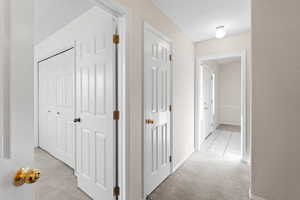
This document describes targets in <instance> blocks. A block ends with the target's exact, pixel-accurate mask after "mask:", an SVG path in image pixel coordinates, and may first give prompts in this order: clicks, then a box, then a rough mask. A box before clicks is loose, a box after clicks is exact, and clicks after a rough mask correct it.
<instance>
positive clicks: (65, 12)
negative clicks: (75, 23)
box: [34, 0, 95, 44]
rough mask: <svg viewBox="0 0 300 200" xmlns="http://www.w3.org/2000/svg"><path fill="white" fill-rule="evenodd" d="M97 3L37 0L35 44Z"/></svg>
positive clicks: (70, 0) (72, 0)
mask: <svg viewBox="0 0 300 200" xmlns="http://www.w3.org/2000/svg"><path fill="white" fill-rule="evenodd" d="M93 5H95V3H94V1H92V0H36V1H35V18H34V20H35V27H34V29H35V38H34V39H35V44H37V43H39V42H40V41H42V40H44V39H46V38H47V37H48V36H50V35H51V34H53V33H54V32H56V31H57V30H59V29H60V28H62V27H63V26H65V25H66V24H68V23H70V22H71V21H72V20H73V19H75V18H76V17H79V16H80V15H82V14H83V13H84V12H86V11H87V10H88V9H90V8H91V7H92V6H93Z"/></svg>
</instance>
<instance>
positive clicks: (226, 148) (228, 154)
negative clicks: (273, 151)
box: [151, 126, 250, 200]
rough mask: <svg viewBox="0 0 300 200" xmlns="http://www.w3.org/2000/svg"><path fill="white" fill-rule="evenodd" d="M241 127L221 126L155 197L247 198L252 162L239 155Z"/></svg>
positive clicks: (166, 199)
mask: <svg viewBox="0 0 300 200" xmlns="http://www.w3.org/2000/svg"><path fill="white" fill-rule="evenodd" d="M239 138H240V134H239V129H238V128H237V127H232V126H221V127H220V128H219V129H217V130H216V131H215V132H214V133H213V134H212V135H210V136H209V137H208V138H207V140H206V141H205V143H204V144H203V148H202V149H201V151H200V152H196V153H194V154H193V155H192V156H191V157H190V158H189V159H188V160H187V161H186V162H185V163H184V164H183V165H182V166H181V167H180V168H179V169H178V170H177V171H176V172H175V173H174V174H172V175H171V176H170V177H169V178H168V179H167V180H165V181H164V182H163V183H162V184H161V185H160V186H159V187H158V188H157V189H156V190H155V191H154V192H153V193H152V194H151V197H152V199H153V200H221V199H222V200H248V199H249V198H248V194H249V186H250V177H249V175H250V173H249V166H247V165H245V164H242V163H241V162H240V160H239V159H237V158H238V156H239V146H238V145H239V142H238V141H240V140H238V139H239Z"/></svg>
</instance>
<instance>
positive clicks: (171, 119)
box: [142, 21, 175, 199]
mask: <svg viewBox="0 0 300 200" xmlns="http://www.w3.org/2000/svg"><path fill="white" fill-rule="evenodd" d="M146 30H150V31H152V32H153V33H155V34H156V35H158V36H159V37H161V38H162V39H164V40H165V41H166V42H168V43H169V44H170V52H171V55H172V60H171V64H170V104H171V106H172V111H171V112H170V145H171V146H170V156H171V157H172V160H171V163H170V173H169V176H170V175H171V174H172V173H174V171H175V166H174V70H173V63H174V47H173V42H172V40H171V39H170V38H169V37H167V36H166V35H164V34H163V33H161V32H160V31H159V30H157V29H156V28H154V27H153V26H151V25H150V24H149V23H148V22H147V21H144V28H143V56H142V60H143V90H144V87H145V77H144V69H145V62H144V51H145V50H144V49H145V48H144V41H145V34H144V33H145V31H146ZM144 92H145V91H143V98H142V102H143V111H142V112H143V115H142V116H143V121H142V127H143V134H142V139H143V142H142V144H143V148H142V155H143V165H142V166H143V167H142V171H143V181H142V183H143V187H142V190H143V199H146V197H147V195H149V194H146V193H145V176H146V174H145V167H144V164H145V154H144V153H145V150H144V148H145V146H146V145H145V142H146V141H145V139H144V134H145V123H144V122H145V120H146V116H145V101H144V96H145V94H144Z"/></svg>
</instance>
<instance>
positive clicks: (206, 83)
mask: <svg viewBox="0 0 300 200" xmlns="http://www.w3.org/2000/svg"><path fill="white" fill-rule="evenodd" d="M202 72H203V76H202V78H203V85H202V89H203V93H202V95H203V97H202V99H203V103H202V113H203V124H202V127H203V129H202V130H203V136H204V138H203V139H205V138H206V137H207V136H209V134H210V133H211V132H212V123H213V121H212V81H211V77H212V73H211V72H210V71H209V69H208V68H207V67H204V66H202Z"/></svg>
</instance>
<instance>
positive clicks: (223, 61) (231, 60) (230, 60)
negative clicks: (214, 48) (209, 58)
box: [215, 56, 241, 65]
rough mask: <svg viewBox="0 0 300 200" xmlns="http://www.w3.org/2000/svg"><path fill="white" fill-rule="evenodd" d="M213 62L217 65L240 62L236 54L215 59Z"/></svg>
mask: <svg viewBox="0 0 300 200" xmlns="http://www.w3.org/2000/svg"><path fill="white" fill-rule="evenodd" d="M215 62H216V63H217V64H218V65H227V64H230V63H235V62H241V57H240V56H236V57H228V58H222V59H218V60H215Z"/></svg>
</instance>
